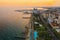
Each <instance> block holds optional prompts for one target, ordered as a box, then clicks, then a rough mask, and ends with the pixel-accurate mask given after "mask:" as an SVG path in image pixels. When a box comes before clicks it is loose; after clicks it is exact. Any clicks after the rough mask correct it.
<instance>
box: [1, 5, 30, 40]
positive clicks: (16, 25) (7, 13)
mask: <svg viewBox="0 0 60 40" xmlns="http://www.w3.org/2000/svg"><path fill="white" fill-rule="evenodd" d="M16 9H18V10H20V9H21V7H11V6H10V7H9V6H7V7H4V6H3V7H2V6H0V40H18V39H15V38H14V37H16V36H20V35H21V32H24V31H25V26H26V25H27V24H28V23H29V20H30V19H23V18H22V17H23V16H30V14H28V15H26V14H24V13H22V12H15V11H14V10H16Z"/></svg>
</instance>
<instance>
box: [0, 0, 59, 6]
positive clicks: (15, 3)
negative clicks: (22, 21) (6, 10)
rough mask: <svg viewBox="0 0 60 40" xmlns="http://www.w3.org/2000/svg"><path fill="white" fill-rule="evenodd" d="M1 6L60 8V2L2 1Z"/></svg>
mask: <svg viewBox="0 0 60 40" xmlns="http://www.w3.org/2000/svg"><path fill="white" fill-rule="evenodd" d="M0 6H60V0H0Z"/></svg>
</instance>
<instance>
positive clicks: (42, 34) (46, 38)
mask: <svg viewBox="0 0 60 40" xmlns="http://www.w3.org/2000/svg"><path fill="white" fill-rule="evenodd" d="M38 17H39V16H37V15H35V16H34V18H33V19H34V20H33V21H34V22H38V23H39V24H34V30H36V31H37V32H38V37H37V40H51V39H52V37H51V35H50V34H49V33H48V32H47V29H46V27H45V26H44V24H43V23H42V21H41V20H39V19H38Z"/></svg>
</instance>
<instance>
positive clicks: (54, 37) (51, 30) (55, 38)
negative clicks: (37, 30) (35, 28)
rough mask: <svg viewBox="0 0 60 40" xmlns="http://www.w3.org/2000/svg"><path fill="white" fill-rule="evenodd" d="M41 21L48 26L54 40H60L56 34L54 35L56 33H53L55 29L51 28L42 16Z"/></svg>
mask: <svg viewBox="0 0 60 40" xmlns="http://www.w3.org/2000/svg"><path fill="white" fill-rule="evenodd" d="M39 19H41V20H42V22H43V23H44V25H45V26H46V28H47V31H48V32H49V34H50V35H51V36H52V40H59V39H58V38H57V37H56V36H55V34H54V32H53V29H52V28H50V27H51V26H49V24H48V23H47V22H45V21H44V19H43V17H42V16H41V14H40V16H39Z"/></svg>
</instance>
